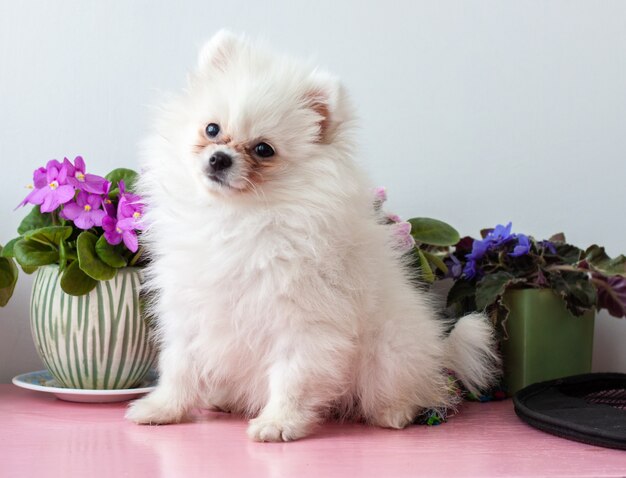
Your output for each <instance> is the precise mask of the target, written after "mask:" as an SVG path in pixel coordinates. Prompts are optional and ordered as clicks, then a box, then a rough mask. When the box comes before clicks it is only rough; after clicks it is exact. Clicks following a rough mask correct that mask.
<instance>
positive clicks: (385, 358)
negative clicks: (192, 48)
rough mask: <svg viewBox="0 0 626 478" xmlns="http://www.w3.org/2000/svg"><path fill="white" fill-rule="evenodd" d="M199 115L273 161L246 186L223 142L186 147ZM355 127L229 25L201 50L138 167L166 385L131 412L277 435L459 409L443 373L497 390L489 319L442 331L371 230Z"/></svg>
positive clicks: (308, 81) (318, 82)
mask: <svg viewBox="0 0 626 478" xmlns="http://www.w3.org/2000/svg"><path fill="white" fill-rule="evenodd" d="M311 98H314V100H311ZM313 103H315V104H317V105H318V106H319V104H322V105H323V108H322V109H319V108H314V107H313V106H312V104H313ZM320 115H322V116H324V118H322V117H321V116H320ZM322 119H324V120H325V121H324V123H322ZM210 122H215V123H218V124H219V125H220V126H221V129H222V133H223V134H225V135H228V136H229V137H230V138H231V139H232V141H233V142H240V143H247V142H249V143H250V145H252V144H255V142H258V141H259V140H264V141H266V142H268V143H270V144H271V145H272V146H274V148H275V149H276V152H277V156H276V157H275V158H272V161H275V163H274V164H275V165H276V167H273V168H272V169H271V170H269V171H268V172H267V173H266V175H265V176H264V177H263V179H264V180H263V181H262V182H257V183H255V184H254V188H252V189H247V190H244V188H245V187H246V186H247V185H248V183H247V182H246V180H245V179H244V178H246V177H247V176H246V175H247V174H248V173H249V171H248V170H247V169H246V165H245V164H244V162H243V161H241V158H240V156H238V155H237V152H236V151H235V150H234V149H233V147H232V146H230V145H229V144H209V145H208V146H206V147H204V148H203V149H202V150H201V151H198V150H197V148H196V149H194V145H195V144H196V143H197V142H198V139H197V138H198V132H199V131H202V130H203V129H204V127H205V125H206V124H207V123H210ZM322 124H323V126H324V130H323V131H322V128H321V125H322ZM352 127H353V124H352V112H351V108H350V106H349V104H348V100H347V98H346V95H345V93H344V91H343V89H342V88H341V86H340V84H339V83H338V82H337V80H335V79H334V78H333V77H331V76H330V75H328V74H326V73H323V72H320V71H318V70H315V69H312V68H310V67H308V66H306V65H302V64H300V63H297V62H294V61H293V60H290V59H286V58H283V57H280V56H276V55H273V54H271V53H268V52H267V51H266V50H264V49H262V48H259V47H258V46H254V45H252V44H251V43H249V42H248V41H247V40H245V39H242V38H237V37H234V36H232V35H230V34H228V33H225V32H221V33H219V34H217V35H216V36H215V37H214V38H213V39H212V40H211V41H210V42H209V43H208V45H207V46H205V47H204V49H203V50H202V53H201V54H200V59H199V66H198V70H197V71H196V72H195V73H194V74H193V75H192V77H191V78H190V83H189V87H188V89H187V90H186V91H185V93H184V94H182V95H181V96H179V97H177V98H175V99H174V100H172V101H171V102H170V103H169V104H168V105H166V106H165V108H164V109H163V112H162V114H161V115H160V119H159V121H158V124H157V128H156V133H155V134H154V135H153V137H152V138H151V139H150V140H149V141H148V143H147V147H146V150H145V154H144V157H143V164H142V171H143V174H142V179H141V184H140V188H141V192H142V193H143V194H144V196H145V198H146V201H147V204H148V206H149V207H148V212H147V215H146V221H147V223H148V224H149V229H148V231H147V232H146V234H144V241H145V245H146V246H147V248H148V250H149V251H150V253H151V257H152V264H151V265H150V267H149V271H148V282H147V286H148V288H149V289H150V290H152V292H153V293H154V296H155V302H154V304H153V311H154V313H155V314H156V316H157V319H158V338H159V340H160V345H161V354H160V360H159V371H160V381H159V385H158V387H157V389H156V390H155V391H154V392H152V393H151V394H150V395H148V396H147V397H145V398H143V399H141V400H138V401H136V402H134V403H133V404H132V405H131V406H130V408H129V410H128V412H127V417H128V418H129V419H130V420H133V421H135V422H137V423H152V424H159V423H171V422H178V421H181V420H183V419H184V418H185V416H186V414H187V412H189V410H190V409H192V408H194V407H198V406H202V407H211V406H212V407H217V408H220V409H223V410H229V411H232V412H236V413H241V414H245V415H246V416H248V417H254V418H253V419H252V420H251V421H250V426H249V429H248V432H249V435H250V437H251V438H252V439H254V440H259V441H280V440H285V441H287V440H294V439H297V438H300V437H303V436H305V435H307V434H308V433H310V431H311V429H312V427H313V426H314V425H315V424H316V423H319V422H320V421H321V420H324V419H325V418H327V417H328V416H329V415H331V414H333V415H340V416H342V417H350V418H354V419H362V420H365V421H366V422H368V423H371V424H374V425H378V426H382V427H393V428H401V427H404V426H406V425H407V424H409V423H410V422H411V421H412V420H413V418H414V417H415V416H416V414H417V413H419V411H420V410H422V409H424V408H428V407H440V406H454V404H455V403H454V399H453V398H452V397H451V395H450V394H449V391H448V387H447V380H446V376H445V374H444V372H443V369H444V367H451V368H453V369H454V370H455V371H456V372H457V373H458V374H459V376H460V377H461V378H462V379H463V381H464V382H465V384H466V385H467V386H468V387H470V388H472V389H475V388H480V387H485V386H487V385H488V384H489V383H490V382H491V381H492V380H493V378H494V376H495V373H496V367H495V364H496V362H497V359H496V357H495V355H494V353H493V343H492V330H491V328H490V326H489V324H488V323H487V321H486V319H485V318H484V317H483V316H480V315H474V316H470V317H467V318H463V319H462V320H461V321H460V322H459V324H458V325H457V327H456V329H454V331H453V332H452V333H451V335H450V336H449V337H448V338H445V333H444V330H445V328H446V323H445V322H444V321H442V320H441V319H440V318H438V317H437V316H436V314H435V313H434V311H433V307H432V306H431V304H430V302H429V300H428V298H427V297H426V295H425V293H424V292H421V291H419V290H417V289H416V287H415V286H414V285H413V284H412V283H411V279H410V273H409V271H408V269H407V268H406V267H405V265H404V263H403V258H402V256H401V254H400V253H399V252H398V251H396V250H395V249H394V248H393V247H392V242H391V239H390V236H389V230H388V228H387V227H385V226H381V225H379V224H378V223H377V221H376V217H375V214H374V211H373V208H372V188H371V186H370V183H369V181H368V180H367V178H365V177H364V175H363V174H362V172H361V171H360V170H359V168H358V167H357V166H356V164H355V162H354V161H353V158H352V157H351V156H352V152H353V150H354V147H353V144H352V142H351V139H350V133H351V130H352ZM216 150H222V151H226V152H228V153H230V154H232V155H234V158H235V161H234V164H233V167H232V170H233V171H232V175H231V176H229V180H230V186H231V187H226V186H224V185H219V184H216V183H214V182H212V181H211V180H209V179H208V178H207V176H206V174H205V172H204V169H203V168H204V167H206V163H207V161H208V158H209V156H210V155H211V154H212V153H213V152H214V151H216Z"/></svg>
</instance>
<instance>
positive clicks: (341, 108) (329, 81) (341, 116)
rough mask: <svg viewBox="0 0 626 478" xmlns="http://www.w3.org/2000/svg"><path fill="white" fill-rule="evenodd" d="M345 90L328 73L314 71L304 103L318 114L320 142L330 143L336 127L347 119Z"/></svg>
mask: <svg viewBox="0 0 626 478" xmlns="http://www.w3.org/2000/svg"><path fill="white" fill-rule="evenodd" d="M345 96H346V95H345V90H344V88H343V86H342V85H341V83H340V82H339V80H338V79H337V78H335V77H333V76H332V75H330V74H327V73H322V72H318V71H316V72H314V73H313V74H312V76H311V78H310V85H309V86H308V88H307V91H306V93H305V95H304V101H305V105H306V106H307V107H308V108H311V109H312V110H313V111H314V112H315V113H317V114H318V116H319V121H318V123H319V138H318V141H319V142H320V143H330V142H331V141H332V138H333V137H334V135H335V133H336V131H337V128H338V127H339V126H341V125H342V124H343V122H344V121H345V120H346V119H347V116H348V113H347V104H346V103H347V100H346V98H345Z"/></svg>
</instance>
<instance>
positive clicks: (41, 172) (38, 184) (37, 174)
mask: <svg viewBox="0 0 626 478" xmlns="http://www.w3.org/2000/svg"><path fill="white" fill-rule="evenodd" d="M33 184H34V185H35V188H37V189H41V188H43V187H44V186H46V185H47V184H48V183H47V181H46V168H39V169H35V171H34V172H33Z"/></svg>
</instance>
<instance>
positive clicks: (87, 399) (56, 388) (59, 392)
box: [12, 370, 157, 403]
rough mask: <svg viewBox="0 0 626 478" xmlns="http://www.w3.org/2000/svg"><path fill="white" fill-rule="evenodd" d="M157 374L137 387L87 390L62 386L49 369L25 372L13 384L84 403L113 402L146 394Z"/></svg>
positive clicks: (149, 374)
mask: <svg viewBox="0 0 626 478" xmlns="http://www.w3.org/2000/svg"><path fill="white" fill-rule="evenodd" d="M156 381H157V376H156V373H154V372H153V371H150V372H148V375H147V376H146V378H145V379H144V380H143V382H141V383H140V384H139V386H137V387H135V388H127V389H118V390H87V389H79V388H65V387H61V386H60V385H59V384H58V383H57V381H56V380H55V379H54V377H53V376H52V375H51V374H50V372H48V371H47V370H39V371H38V372H30V373H23V374H21V375H18V376H16V377H13V380H12V382H13V384H14V385H17V386H18V387H21V388H26V389H28V390H35V391H37V392H44V393H52V394H54V395H55V396H56V397H57V398H60V399H61V400H66V401H68V402H82V403H112V402H123V401H126V400H132V399H134V398H137V397H140V396H141V395H145V394H146V393H148V392H150V391H152V390H154V388H155V387H156Z"/></svg>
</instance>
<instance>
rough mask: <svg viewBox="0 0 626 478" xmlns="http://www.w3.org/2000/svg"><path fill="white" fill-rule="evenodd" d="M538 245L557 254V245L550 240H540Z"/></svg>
mask: <svg viewBox="0 0 626 478" xmlns="http://www.w3.org/2000/svg"><path fill="white" fill-rule="evenodd" d="M538 245H539V247H542V248H543V249H545V250H547V251H548V252H549V253H550V254H556V247H555V246H554V244H552V243H551V242H550V241H540V242H539V243H538Z"/></svg>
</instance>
